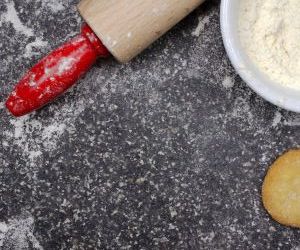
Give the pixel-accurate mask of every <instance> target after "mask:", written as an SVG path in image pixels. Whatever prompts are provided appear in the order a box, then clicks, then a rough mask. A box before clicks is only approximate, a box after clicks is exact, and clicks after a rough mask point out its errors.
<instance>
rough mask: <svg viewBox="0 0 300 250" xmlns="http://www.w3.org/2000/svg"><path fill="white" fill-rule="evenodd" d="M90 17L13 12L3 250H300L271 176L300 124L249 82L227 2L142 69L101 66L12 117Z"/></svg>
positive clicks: (4, 74)
mask: <svg viewBox="0 0 300 250" xmlns="http://www.w3.org/2000/svg"><path fill="white" fill-rule="evenodd" d="M77 3H78V0H68V1H66V0H25V1H24V0H2V1H1V3H0V47H1V50H0V51H1V52H0V53H1V60H0V80H1V82H0V84H1V92H0V106H1V109H0V114H1V121H0V126H1V131H0V138H1V143H0V194H1V195H0V246H1V248H2V249H17V250H18V249H51V250H52V249H74V250H75V249H76V250H77V249H299V247H300V233H299V231H298V230H294V229H291V228H288V227H284V226H281V225H279V224H277V223H275V222H274V221H273V220H271V219H270V217H269V216H268V215H267V213H266V212H265V210H264V209H263V207H262V204H261V197H260V189H261V184H262V180H263V177H264V175H265V173H266V170H267V168H268V166H269V165H270V163H272V161H274V159H275V158H276V157H277V156H278V155H279V154H280V153H282V152H283V151H285V150H286V149H288V148H292V147H297V146H299V142H300V133H299V126H300V115H297V114H295V113H291V112H287V111H284V110H282V109H279V108H276V107H275V106H273V105H271V104H269V103H267V102H266V101H264V100H263V99H262V98H260V97H259V96H257V95H256V94H255V93H254V92H253V91H251V90H250V89H249V88H248V87H247V86H246V84H245V83H244V82H243V81H242V80H241V79H240V77H239V76H237V75H236V73H235V72H234V70H233V68H232V67H231V65H230V62H229V61H228V58H227V56H226V53H225V51H224V47H223V44H222V39H221V34H220V25H219V1H207V2H206V3H205V4H204V5H203V6H202V7H201V8H199V9H198V10H196V11H195V12H194V13H193V14H191V15H190V16H189V17H188V18H187V19H185V20H184V21H183V22H181V23H180V24H179V25H177V26H176V27H175V28H174V29H173V30H172V31H171V32H169V33H168V34H167V35H166V36H164V37H163V38H162V39H160V40H159V41H158V42H157V43H155V44H154V45H153V46H152V47H151V48H150V49H148V50H147V51H145V52H144V53H143V54H142V55H140V56H139V57H138V58H136V59H135V60H133V61H132V62H131V63H129V64H127V65H119V64H118V63H116V62H115V61H114V60H113V59H109V60H102V61H99V62H98V64H97V65H96V66H95V67H94V68H93V69H92V70H91V71H90V72H89V73H88V74H87V75H86V76H85V78H84V79H82V80H81V81H80V82H79V84H78V85H77V86H76V87H75V88H73V89H72V90H71V91H69V92H68V93H67V94H66V95H64V96H63V97H61V98H59V99H58V100H57V101H56V102H55V103H53V104H51V105H48V106H47V107H45V108H44V109H42V110H41V111H38V112H36V113H34V114H32V115H30V116H26V117H23V118H19V119H15V118H13V117H11V116H10V115H9V114H8V113H7V112H6V110H5V109H4V108H3V102H4V100H5V98H6V96H7V95H8V93H9V92H10V91H11V90H12V88H13V86H14V84H15V82H17V80H18V79H19V78H20V77H21V76H22V75H23V73H24V72H25V71H26V69H28V68H29V67H30V66H32V65H33V64H34V63H35V62H36V61H37V60H38V59H39V58H40V57H41V56H42V55H44V54H45V53H46V52H48V51H50V50H51V49H52V48H55V47H56V46H58V45H59V44H61V43H62V42H63V41H65V40H67V39H68V38H70V37H72V36H74V35H75V34H76V33H77V31H78V30H79V28H80V24H81V22H82V20H81V18H80V16H79V15H78V13H77V12H76V7H75V6H76V4H77Z"/></svg>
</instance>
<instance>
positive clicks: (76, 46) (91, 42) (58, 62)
mask: <svg viewBox="0 0 300 250" xmlns="http://www.w3.org/2000/svg"><path fill="white" fill-rule="evenodd" d="M107 56H109V52H108V50H107V49H106V48H105V47H104V45H103V44H102V43H101V41H100V40H99V39H98V37H97V36H96V35H95V34H94V32H93V31H92V29H91V28H90V27H89V26H88V25H86V24H85V25H84V26H83V28H82V32H81V34H80V35H78V36H77V37H75V38H74V39H73V40H71V41H70V42H68V43H65V44H64V45H62V46H61V47H60V48H58V49H56V50H55V51H53V52H52V53H50V54H49V55H48V56H46V57H45V58H44V59H42V60H41V61H40V62H39V63H37V64H36V65H35V66H34V67H33V68H32V69H31V70H30V71H29V72H27V73H26V75H25V76H24V77H23V78H22V79H21V81H20V82H19V83H18V85H17V86H16V88H15V90H14V91H13V92H12V94H11V95H10V96H9V98H8V100H7V102H6V107H7V108H8V110H9V111H10V112H11V113H12V114H13V115H14V116H22V115H25V114H28V113H30V112H32V111H34V110H36V109H39V108H41V107H43V106H44V105H46V104H47V103H49V102H51V101H52V100H53V99H55V98H57V97H58V96H60V95H61V94H63V93H64V92H65V91H66V90H67V89H68V88H70V87H71V86H72V85H74V83H75V82H76V81H77V80H78V79H79V78H80V77H81V76H82V75H83V74H85V73H86V72H87V71H88V70H89V68H90V67H91V66H92V65H93V64H94V63H95V61H96V59H97V58H98V57H107Z"/></svg>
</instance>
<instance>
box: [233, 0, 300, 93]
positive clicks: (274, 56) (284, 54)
mask: <svg viewBox="0 0 300 250" xmlns="http://www.w3.org/2000/svg"><path fill="white" fill-rule="evenodd" d="M299 9H300V1H299V0H279V1H275V0H242V1H240V18H239V19H240V21H239V33H240V38H241V42H242V45H243V47H244V48H245V49H246V51H247V54H248V56H249V57H250V59H251V60H252V61H253V62H254V63H255V64H256V65H257V66H258V68H260V69H261V70H262V71H263V72H264V73H265V74H267V75H268V76H269V77H270V79H272V80H273V81H276V82H277V83H280V84H282V85H284V86H287V87H291V88H294V89H300V15H299Z"/></svg>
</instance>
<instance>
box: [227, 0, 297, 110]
mask: <svg viewBox="0 0 300 250" xmlns="http://www.w3.org/2000/svg"><path fill="white" fill-rule="evenodd" d="M240 1H241V0H222V3H221V29H222V36H223V41H224V45H225V48H226V51H227V54H228V56H229V58H230V60H231V63H232V65H233V67H234V68H235V69H236V71H237V72H238V73H239V75H240V76H241V77H242V79H243V80H244V81H245V82H246V83H247V84H248V85H249V87H251V88H252V89H253V90H254V91H255V92H256V93H258V94H259V95H260V96H262V97H263V98H264V99H266V100H267V101H269V102H271V103H273V104H275V105H277V106H279V107H282V108H284V109H287V110H291V111H294V112H300V90H294V89H291V88H288V87H283V86H281V85H280V84H278V83H275V82H272V81H271V80H270V79H269V78H268V77H267V76H266V75H265V74H263V73H262V72H261V71H260V70H259V69H258V68H257V67H256V66H255V65H254V64H253V63H252V62H251V60H250V59H249V58H248V56H247V55H246V52H245V50H244V49H243V48H242V45H241V43H240V39H239V34H238V20H239V19H238V18H239V17H238V15H239V2H240Z"/></svg>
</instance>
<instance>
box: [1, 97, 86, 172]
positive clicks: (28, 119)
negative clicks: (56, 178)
mask: <svg viewBox="0 0 300 250" xmlns="http://www.w3.org/2000/svg"><path fill="white" fill-rule="evenodd" d="M85 107H86V105H85V102H84V101H83V100H78V101H77V102H73V103H71V104H67V103H66V104H65V105H63V106H62V107H61V109H60V110H57V112H56V113H55V114H54V116H53V117H52V118H49V119H45V118H41V119H37V118H36V117H35V116H34V115H32V116H30V115H27V116H23V117H20V118H12V119H11V120H10V124H11V127H12V130H10V131H5V132H4V141H13V143H14V144H15V145H16V146H18V147H20V148H21V149H22V155H23V157H24V158H25V159H28V160H29V161H28V164H29V166H30V167H31V168H35V167H37V166H38V163H39V161H40V160H42V157H43V152H47V153H51V152H52V151H53V150H55V149H56V147H57V144H58V143H59V141H60V138H61V136H62V135H63V134H64V133H65V132H66V131H68V132H70V133H72V132H73V131H74V128H73V123H74V122H75V120H76V118H77V117H78V116H79V115H80V114H81V113H82V112H83V111H84V109H85ZM62 114H63V115H62ZM12 139H13V140H12Z"/></svg>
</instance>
